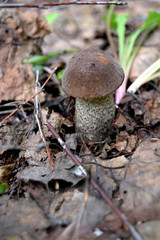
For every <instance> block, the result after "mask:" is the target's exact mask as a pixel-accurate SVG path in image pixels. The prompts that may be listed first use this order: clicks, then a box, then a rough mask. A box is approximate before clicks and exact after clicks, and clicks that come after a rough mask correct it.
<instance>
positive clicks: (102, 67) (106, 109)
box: [62, 49, 124, 141]
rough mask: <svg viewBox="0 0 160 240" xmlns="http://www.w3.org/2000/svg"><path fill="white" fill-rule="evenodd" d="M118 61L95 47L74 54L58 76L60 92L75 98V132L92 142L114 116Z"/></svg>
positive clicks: (119, 78) (102, 136)
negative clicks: (62, 90) (60, 82)
mask: <svg viewBox="0 0 160 240" xmlns="http://www.w3.org/2000/svg"><path fill="white" fill-rule="evenodd" d="M123 79H124V72H123V69H122V67H121V66H120V64H119V63H118V62H117V61H116V60H115V59H114V58H112V57H111V56H110V55H108V54H106V53H105V52H104V51H101V50H98V49H87V50H83V51H80V52H78V53H76V54H75V55H74V56H73V57H72V58H71V59H70V61H69V63H68V64H67V67H66V69H65V71H64V74H63V76H62V87H63V89H64V91H65V92H66V93H67V94H68V95H70V96H72V97H75V98H76V104H75V117H74V121H75V126H76V132H78V133H81V134H82V135H83V136H84V137H86V138H88V139H90V140H92V141H101V140H104V139H105V138H106V136H107V131H108V129H109V127H110V125H111V122H112V119H113V118H114V116H115V102H114V95H113V93H114V92H115V90H116V89H117V88H118V87H119V86H120V85H121V84H122V82H123Z"/></svg>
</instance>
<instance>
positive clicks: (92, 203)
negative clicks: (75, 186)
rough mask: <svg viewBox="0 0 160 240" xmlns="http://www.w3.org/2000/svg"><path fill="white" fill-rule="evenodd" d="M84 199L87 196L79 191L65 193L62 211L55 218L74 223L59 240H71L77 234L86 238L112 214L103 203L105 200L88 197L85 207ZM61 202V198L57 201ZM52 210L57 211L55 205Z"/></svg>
mask: <svg viewBox="0 0 160 240" xmlns="http://www.w3.org/2000/svg"><path fill="white" fill-rule="evenodd" d="M84 198H85V194H84V193H82V192H79V191H78V190H74V192H66V193H65V195H64V198H63V203H62V204H61V207H60V209H59V210H58V211H56V212H55V213H54V216H55V217H56V218H60V219H70V220H71V221H72V223H71V224H70V225H69V226H68V227H67V228H66V229H65V231H64V232H63V233H62V234H61V235H60V236H59V238H57V240H58V239H61V240H62V239H65V240H67V239H71V236H73V235H74V236H76V234H78V236H79V235H81V236H85V235H86V234H89V233H93V230H94V228H95V226H96V224H98V223H99V222H100V221H101V220H102V219H103V217H104V216H105V215H107V214H108V213H109V212H110V208H109V207H108V206H107V205H106V204H105V202H103V200H101V199H97V198H95V197H93V196H89V197H88V201H87V203H86V205H85V207H84V206H83V204H84ZM60 201H62V199H61V198H60V199H57V204H58V202H60ZM51 209H52V211H55V205H53V206H52V207H51ZM93 209H94V211H93ZM52 214H53V213H52ZM79 216H80V217H79ZM78 221H79V222H78ZM82 239H83V237H82Z"/></svg>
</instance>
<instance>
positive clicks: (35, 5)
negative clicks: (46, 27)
mask: <svg viewBox="0 0 160 240" xmlns="http://www.w3.org/2000/svg"><path fill="white" fill-rule="evenodd" d="M65 5H118V6H125V5H127V3H126V2H123V1H118V2H116V1H113V2H112V1H86V2H81V1H79V0H77V1H71V2H54V3H49V2H45V3H1V4H0V8H40V9H46V8H48V7H55V6H65Z"/></svg>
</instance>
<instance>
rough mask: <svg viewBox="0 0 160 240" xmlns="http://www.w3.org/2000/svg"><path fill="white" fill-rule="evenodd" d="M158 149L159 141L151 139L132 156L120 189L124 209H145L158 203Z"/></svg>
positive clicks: (159, 182)
mask: <svg viewBox="0 0 160 240" xmlns="http://www.w3.org/2000/svg"><path fill="white" fill-rule="evenodd" d="M158 149H160V140H159V139H151V140H146V141H144V142H142V143H141V144H140V145H139V147H138V148H137V149H136V151H135V153H134V154H133V156H132V160H131V163H130V165H129V167H128V170H127V175H126V179H125V180H123V181H122V183H121V187H120V191H121V198H122V199H123V208H124V209H134V208H137V207H142V206H143V207H147V206H149V205H152V204H155V203H157V202H158V201H159V196H160V187H159V186H160V174H159V169H160V161H159V156H157V155H156V151H157V150H158Z"/></svg>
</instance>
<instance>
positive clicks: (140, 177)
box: [0, 2, 160, 240]
mask: <svg viewBox="0 0 160 240" xmlns="http://www.w3.org/2000/svg"><path fill="white" fill-rule="evenodd" d="M136 4H137V2H136ZM141 4H142V3H139V9H141ZM131 5H132V4H131ZM146 6H147V4H146ZM73 9H76V10H75V12H74V11H72V12H70V10H66V9H64V10H62V11H63V14H62V11H61V17H59V19H57V20H56V22H55V24H57V25H56V31H54V32H53V31H52V27H51V26H49V25H48V24H47V23H46V22H45V21H44V18H43V17H42V18H41V16H40V14H38V13H37V12H35V11H31V13H30V12H28V11H26V12H24V13H22V11H21V10H18V11H17V10H16V12H14V11H7V15H6V16H5V15H4V16H3V21H1V26H2V28H1V30H0V31H1V33H2V34H1V36H2V39H1V43H0V44H1V50H0V53H1V56H2V57H1V60H0V61H1V68H0V77H1V86H2V88H1V89H2V90H1V95H0V101H1V106H0V110H1V112H2V114H1V116H0V118H1V119H3V118H4V116H5V113H4V112H3V111H4V109H7V110H8V109H9V111H10V110H12V109H14V108H15V106H17V105H14V107H13V105H12V104H11V103H12V102H11V101H16V104H19V102H18V101H23V100H24V99H27V98H29V97H30V96H32V95H33V94H34V92H35V89H34V88H35V76H34V74H33V71H32V66H31V65H30V64H25V65H24V64H22V60H23V59H27V58H29V57H31V56H33V55H34V54H41V53H45V54H46V53H49V52H50V51H52V52H54V51H55V50H56V51H58V50H66V49H72V48H73V47H74V48H75V47H76V48H79V47H81V48H84V47H85V48H86V47H88V46H89V47H90V46H98V47H100V48H104V46H106V45H107V39H106V37H104V32H105V28H104V27H101V26H102V24H100V23H102V21H101V20H100V19H101V16H102V13H104V9H103V8H99V10H97V8H93V10H92V11H91V10H90V8H86V10H85V11H86V12H83V14H80V13H81V11H83V10H80V8H73ZM68 13H69V14H70V15H68ZM95 13H96V14H99V15H98V16H99V20H98V22H97V21H96V18H95V15H94V14H95ZM134 14H135V11H133V15H134ZM31 15H32V21H31V17H30V16H31ZM68 16H70V17H68ZM80 16H81V17H80ZM79 18H80V19H81V20H80V19H79ZM64 19H65V20H66V19H68V21H64ZM84 19H85V21H84ZM79 21H81V24H79ZM63 24H65V25H66V29H67V30H66V31H62V30H63V29H64V27H62V26H63ZM6 29H7V30H6ZM87 29H89V30H87ZM156 36H157V35H156ZM151 37H152V35H151ZM73 38H74V39H73ZM53 40H54V41H53ZM71 40H72V41H71ZM148 42H149V41H148ZM6 44H8V45H7V46H6ZM147 44H149V43H147ZM147 44H146V45H145V47H147ZM149 48H150V45H149ZM69 58H70V54H66V55H65V54H62V56H60V57H56V58H55V59H53V60H52V59H50V60H49V62H48V63H47V66H48V67H50V66H51V65H52V64H54V63H55V62H60V61H64V62H67V61H68V59H69ZM142 58H145V56H142ZM135 66H136V60H135ZM135 66H134V67H135ZM135 68H136V67H135ZM136 71H139V70H138V69H137V68H136V69H135V70H134V73H136ZM41 74H42V75H41V80H42V81H43V79H44V81H45V80H46V78H47V77H46V76H47V75H46V73H44V72H43V71H42V72H41ZM157 86H159V85H158V82H156V81H155V82H154V85H153V86H152V85H150V84H147V85H145V87H143V88H141V89H140V91H139V93H138V94H137V95H136V96H134V95H131V94H126V96H125V97H124V99H123V100H122V102H121V105H120V109H119V110H117V112H116V117H115V119H114V121H113V123H112V127H111V129H110V133H109V136H108V138H107V139H106V141H104V142H102V143H93V142H90V141H89V142H84V141H83V139H80V138H79V137H78V136H77V134H75V129H74V124H73V115H74V101H72V99H70V100H69V99H68V98H66V96H61V97H60V98H59V96H58V95H59V92H57V86H56V84H55V83H54V80H53V85H52V86H50V85H48V88H47V86H46V88H45V92H43V93H42V94H41V98H40V102H41V106H42V111H41V114H42V119H43V121H42V122H43V124H44V123H45V120H46V116H49V115H50V118H49V119H50V122H51V124H52V125H53V126H54V128H55V129H56V131H57V132H59V134H60V135H61V137H63V138H64V139H65V141H66V144H67V145H68V147H69V148H70V149H71V151H72V152H73V154H74V155H75V156H76V157H77V158H78V160H79V161H80V162H81V163H82V165H83V166H84V167H85V168H86V169H87V171H88V172H89V173H90V174H91V176H92V177H93V179H95V180H96V181H98V183H99V184H100V186H101V187H102V188H103V189H104V190H105V192H106V193H107V194H108V196H109V197H110V199H111V200H112V201H113V202H114V203H115V204H117V205H118V206H119V208H120V209H122V211H123V212H124V213H125V214H126V216H127V217H128V219H129V221H130V222H131V223H132V224H134V225H135V226H136V227H137V229H138V231H139V232H140V233H141V235H142V236H143V237H144V239H158V236H159V220H160V219H159V216H160V213H159V209H160V206H159V202H158V199H159V195H160V192H159V185H160V179H159V156H160V146H159V144H160V142H159V136H160V128H159V109H160V102H159V99H160V93H159V91H158V90H157V89H158V88H157V89H156V88H155V87H157ZM48 89H49V91H48ZM51 92H53V93H55V94H54V95H53V94H51ZM4 102H5V103H8V104H10V107H9V106H7V107H6V106H5V108H4V106H3V104H4ZM2 106H3V108H2ZM33 108H34V107H33V103H32V102H30V105H28V106H25V107H24V111H25V113H26V114H27V116H28V121H29V122H28V123H27V121H26V119H25V118H24V113H21V114H20V112H18V114H16V115H14V116H12V118H10V119H9V120H8V122H7V124H5V125H1V126H0V179H1V180H2V182H4V181H6V182H8V184H9V189H8V190H6V192H5V194H3V195H2V196H1V197H0V213H1V216H3V217H2V218H1V219H0V229H1V231H0V237H1V239H6V238H9V237H12V238H14V237H15V238H17V239H46V240H48V239H70V238H71V239H76V238H77V239H117V238H123V239H132V238H131V237H130V234H129V232H128V230H127V229H125V228H123V227H122V225H121V221H120V220H119V218H118V217H117V215H116V214H115V213H114V212H112V211H111V209H110V207H109V206H108V205H107V204H105V203H104V201H103V200H102V199H101V198H100V196H99V194H98V193H97V192H96V191H95V190H94V189H93V188H92V187H90V186H87V181H88V180H85V179H84V177H82V176H80V175H79V173H78V171H77V167H76V166H75V164H74V163H73V162H72V160H71V159H70V157H69V156H67V155H66V153H64V152H63V151H62V148H61V147H60V146H59V144H58V143H57V141H56V139H55V138H54V137H53V136H52V134H51V133H50V132H49V131H48V129H47V128H46V126H45V125H44V127H43V129H44V133H45V137H46V141H47V144H49V146H50V149H51V155H52V157H53V159H54V160H55V164H54V168H55V169H54V171H52V170H51V168H50V166H49V164H48V157H47V153H46V149H45V145H44V144H43V143H42V140H41V136H40V132H39V131H38V128H37V125H36V122H35V120H34V112H33ZM87 192H88V193H89V195H88V197H87ZM85 199H87V200H86V202H85ZM93 209H94V211H93ZM15 223H16V224H15ZM96 229H99V230H100V231H101V236H99V237H97V235H96V234H95V231H96ZM67 237H68V238H67Z"/></svg>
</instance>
